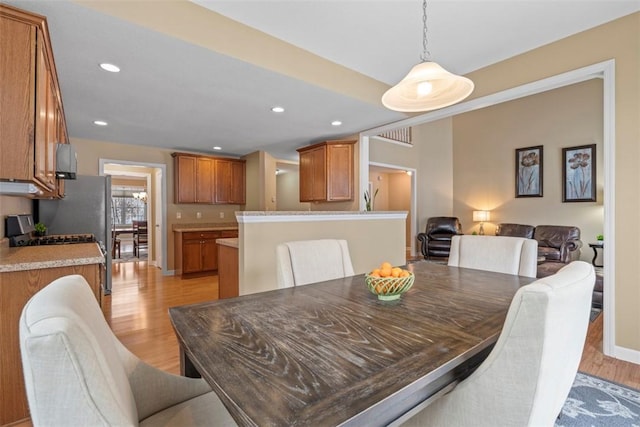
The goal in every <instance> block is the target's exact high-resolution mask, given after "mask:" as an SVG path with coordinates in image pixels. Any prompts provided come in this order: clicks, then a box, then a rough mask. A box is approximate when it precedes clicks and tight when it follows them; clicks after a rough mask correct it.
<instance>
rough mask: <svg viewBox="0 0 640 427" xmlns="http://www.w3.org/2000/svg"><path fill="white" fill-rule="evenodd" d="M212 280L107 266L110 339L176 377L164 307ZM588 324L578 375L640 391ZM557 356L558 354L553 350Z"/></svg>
mask: <svg viewBox="0 0 640 427" xmlns="http://www.w3.org/2000/svg"><path fill="white" fill-rule="evenodd" d="M217 295H218V278H217V276H208V277H200V278H195V279H186V280H181V279H180V278H179V277H176V276H163V275H162V274H161V272H160V270H158V269H157V268H154V267H148V266H147V263H146V262H130V263H120V264H114V265H113V294H112V296H110V297H106V298H105V299H104V306H103V310H104V312H105V316H106V318H107V321H108V322H109V323H110V325H111V327H112V329H113V331H114V332H115V334H116V336H117V337H118V338H119V339H120V340H121V341H122V343H123V344H124V345H125V346H126V347H127V348H129V349H130V350H131V351H132V352H133V353H134V354H136V355H137V356H138V357H140V358H141V359H142V360H144V361H146V362H147V363H149V364H151V365H153V366H156V367H158V368H160V369H163V370H166V371H169V372H172V373H176V374H177V373H179V370H180V368H179V366H180V362H179V355H178V341H177V339H176V337H175V334H174V332H173V328H172V327H171V322H170V321H169V316H168V314H167V310H168V309H169V307H173V306H178V305H184V304H190V303H195V302H200V301H206V300H211V299H217ZM602 318H603V316H602V315H600V316H598V318H597V319H596V320H595V321H594V322H592V323H591V324H590V325H589V331H588V335H587V342H586V344H585V349H584V353H583V357H582V362H581V364H580V368H579V369H580V370H581V371H583V372H586V373H589V374H591V375H596V376H598V377H601V378H604V379H607V380H609V381H614V382H617V383H620V384H624V385H627V386H629V387H632V388H635V389H640V366H638V365H635V364H633V363H628V362H624V361H621V360H617V359H613V358H611V357H607V356H605V355H604V354H602V320H603V319H602ZM558 351H562V350H561V349H558Z"/></svg>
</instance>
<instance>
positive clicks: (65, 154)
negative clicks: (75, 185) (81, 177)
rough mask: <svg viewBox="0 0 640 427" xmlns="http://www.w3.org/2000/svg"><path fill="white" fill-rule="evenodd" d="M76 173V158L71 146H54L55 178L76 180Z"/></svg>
mask: <svg viewBox="0 0 640 427" xmlns="http://www.w3.org/2000/svg"><path fill="white" fill-rule="evenodd" d="M77 172H78V158H77V155H76V150H75V149H74V148H73V145H71V144H57V146H56V178H59V179H76V173H77Z"/></svg>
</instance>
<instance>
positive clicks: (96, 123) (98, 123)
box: [93, 120, 108, 126]
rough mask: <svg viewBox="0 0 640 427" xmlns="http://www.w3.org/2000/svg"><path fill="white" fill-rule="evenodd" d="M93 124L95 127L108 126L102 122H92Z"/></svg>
mask: <svg viewBox="0 0 640 427" xmlns="http://www.w3.org/2000/svg"><path fill="white" fill-rule="evenodd" d="M93 124H94V125H96V126H106V125H108V123H107V122H105V121H104V120H94V121H93Z"/></svg>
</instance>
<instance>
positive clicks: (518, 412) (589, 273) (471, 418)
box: [403, 261, 595, 427]
mask: <svg viewBox="0 0 640 427" xmlns="http://www.w3.org/2000/svg"><path fill="white" fill-rule="evenodd" d="M594 283H595V272H594V270H593V266H592V265H591V264H588V263H586V262H583V261H574V262H572V263H571V264H569V265H567V266H565V267H563V268H562V269H561V270H559V271H558V272H557V273H556V274H554V275H552V276H548V277H545V278H542V279H539V280H537V281H535V282H533V283H531V284H530V285H526V286H523V287H522V288H520V289H519V290H518V292H517V293H516V295H515V296H514V298H513V300H512V302H511V305H510V307H509V311H508V313H507V318H506V320H505V323H504V327H503V329H502V332H501V333H500V336H499V338H498V341H497V343H496V345H495V347H494V348H493V349H492V350H491V353H490V354H489V356H488V357H487V359H486V360H485V361H484V362H482V363H481V364H480V366H479V367H478V369H477V370H476V371H475V372H473V373H472V374H471V375H470V376H469V377H468V378H467V379H465V380H463V381H462V382H460V383H459V384H458V385H457V386H456V387H455V388H454V389H453V390H452V391H451V392H450V393H448V394H446V395H444V396H443V397H441V398H440V399H437V400H435V401H434V402H433V403H432V404H431V405H429V406H427V407H426V408H424V409H421V410H420V411H413V412H412V413H411V414H408V415H413V417H412V418H410V419H409V420H408V421H407V422H406V423H404V424H403V425H404V426H407V427H409V426H416V427H417V426H420V427H467V426H469V427H483V426H487V427H489V426H491V427H495V426H518V427H525V426H530V427H538V426H553V425H554V421H555V419H556V418H557V416H558V415H559V414H560V411H561V410H562V406H563V405H564V402H565V400H566V399H567V396H568V395H569V391H570V390H571V385H572V384H573V381H574V379H575V376H576V372H577V370H578V365H579V364H580V358H581V356H582V350H583V347H584V342H585V338H586V335H587V327H588V325H589V313H590V309H591V293H592V290H593V285H594ZM415 412H417V413H415Z"/></svg>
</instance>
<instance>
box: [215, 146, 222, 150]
mask: <svg viewBox="0 0 640 427" xmlns="http://www.w3.org/2000/svg"><path fill="white" fill-rule="evenodd" d="M213 149H214V150H217V151H219V150H222V147H218V146H217V145H216V146H215V147H213Z"/></svg>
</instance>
